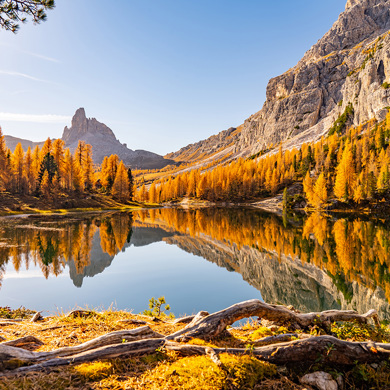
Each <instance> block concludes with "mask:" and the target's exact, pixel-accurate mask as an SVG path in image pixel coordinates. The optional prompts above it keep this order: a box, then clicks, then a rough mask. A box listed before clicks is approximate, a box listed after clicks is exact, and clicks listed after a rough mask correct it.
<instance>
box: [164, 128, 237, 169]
mask: <svg viewBox="0 0 390 390" xmlns="http://www.w3.org/2000/svg"><path fill="white" fill-rule="evenodd" d="M240 132H241V129H240V128H235V127H231V128H229V129H227V130H224V131H221V132H220V133H218V134H217V135H213V136H211V137H209V138H207V139H206V140H203V141H199V142H196V143H194V144H190V145H187V146H185V147H184V148H181V149H180V150H178V151H177V152H174V153H169V154H167V155H166V156H165V157H166V158H171V159H173V160H175V161H186V162H193V161H198V160H201V159H202V158H204V157H205V156H207V157H210V156H213V157H215V156H216V155H217V154H221V155H222V156H224V155H226V154H227V153H229V152H232V151H233V149H234V144H235V142H236V141H238V139H239V135H240Z"/></svg>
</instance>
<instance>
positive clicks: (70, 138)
mask: <svg viewBox="0 0 390 390" xmlns="http://www.w3.org/2000/svg"><path fill="white" fill-rule="evenodd" d="M87 134H91V135H93V134H95V135H96V134H101V135H103V136H105V137H109V138H111V139H112V140H116V138H115V134H114V132H113V131H112V130H111V129H110V128H109V127H108V126H106V125H105V124H104V123H101V122H99V121H97V120H96V118H87V116H86V114H85V109H84V108H83V107H80V108H78V109H77V110H76V112H75V114H74V115H73V118H72V126H71V127H70V128H68V127H67V126H66V127H65V128H64V132H63V134H62V140H63V141H65V144H71V143H73V142H75V141H78V140H79V139H82V138H83V137H85V136H86V135H87Z"/></svg>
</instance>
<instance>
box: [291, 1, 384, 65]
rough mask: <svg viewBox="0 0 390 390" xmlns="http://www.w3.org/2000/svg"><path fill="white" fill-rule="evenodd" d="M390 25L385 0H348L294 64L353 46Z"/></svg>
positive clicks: (316, 58)
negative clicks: (332, 22) (326, 30)
mask: <svg viewBox="0 0 390 390" xmlns="http://www.w3.org/2000/svg"><path fill="white" fill-rule="evenodd" d="M389 28H390V1H389V0H348V1H347V4H346V6H345V11H344V12H342V13H341V14H340V16H339V18H338V19H337V21H336V22H335V23H334V24H333V26H332V27H331V29H330V30H329V31H328V32H327V33H326V34H325V35H324V36H323V37H322V38H321V39H320V40H319V41H318V42H317V43H316V44H315V45H313V46H312V48H311V49H310V50H308V51H307V52H306V53H305V55H304V57H303V58H302V60H301V61H300V62H299V63H298V65H300V64H302V63H304V62H308V61H310V60H318V59H319V58H321V57H323V56H326V55H328V54H330V53H332V52H333V51H337V50H345V49H350V48H353V47H354V46H355V45H357V44H359V43H361V42H362V41H364V40H365V39H367V38H370V37H373V36H377V35H379V34H381V33H382V32H385V31H386V30H388V29H389Z"/></svg>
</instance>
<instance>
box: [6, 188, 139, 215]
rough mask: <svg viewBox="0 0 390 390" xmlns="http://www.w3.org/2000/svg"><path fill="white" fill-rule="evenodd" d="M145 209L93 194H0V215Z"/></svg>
mask: <svg viewBox="0 0 390 390" xmlns="http://www.w3.org/2000/svg"><path fill="white" fill-rule="evenodd" d="M139 207H145V205H143V204H140V203H138V202H126V203H121V202H118V201H117V200H115V199H113V198H112V197H111V196H108V195H104V194H99V193H94V194H88V195H85V194H74V195H72V196H70V195H65V194H61V195H59V196H58V197H56V198H37V197H35V196H31V195H15V194H10V193H9V192H1V193H0V215H5V214H20V213H27V214H33V213H53V212H55V213H65V212H69V211H96V210H116V209H118V210H122V209H129V208H139Z"/></svg>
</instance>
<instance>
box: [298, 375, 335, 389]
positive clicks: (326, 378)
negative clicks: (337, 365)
mask: <svg viewBox="0 0 390 390" xmlns="http://www.w3.org/2000/svg"><path fill="white" fill-rule="evenodd" d="M300 382H301V383H302V384H304V385H309V386H315V387H317V389H319V390H338V385H337V382H336V381H335V380H334V379H333V378H332V375H330V374H328V373H327V372H323V371H317V372H313V373H311V374H307V375H305V376H303V377H302V378H301V379H300Z"/></svg>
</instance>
